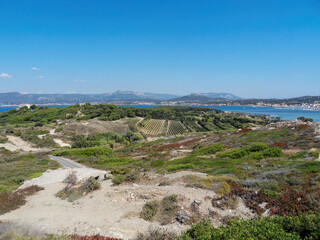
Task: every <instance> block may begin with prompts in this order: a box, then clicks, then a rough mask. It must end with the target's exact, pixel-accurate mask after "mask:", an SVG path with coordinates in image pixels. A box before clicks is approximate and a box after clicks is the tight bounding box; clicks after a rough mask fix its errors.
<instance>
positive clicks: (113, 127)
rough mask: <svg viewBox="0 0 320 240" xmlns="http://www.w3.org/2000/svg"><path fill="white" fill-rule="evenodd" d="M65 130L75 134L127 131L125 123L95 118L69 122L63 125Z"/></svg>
mask: <svg viewBox="0 0 320 240" xmlns="http://www.w3.org/2000/svg"><path fill="white" fill-rule="evenodd" d="M64 130H65V131H69V132H74V133H75V134H77V135H79V134H85V135H87V136H88V135H90V134H96V133H102V132H115V133H119V134H125V133H127V132H128V131H129V127H128V125H127V124H123V123H121V122H115V121H99V120H96V119H92V120H88V121H86V122H85V121H81V122H70V123H67V124H66V125H65V126H64Z"/></svg>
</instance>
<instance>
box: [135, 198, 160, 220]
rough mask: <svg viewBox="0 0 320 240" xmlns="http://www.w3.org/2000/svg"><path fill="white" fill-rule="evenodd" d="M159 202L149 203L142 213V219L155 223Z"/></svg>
mask: <svg viewBox="0 0 320 240" xmlns="http://www.w3.org/2000/svg"><path fill="white" fill-rule="evenodd" d="M159 206H160V204H159V202H158V201H156V200H154V201H150V202H147V203H146V204H145V205H144V206H143V208H142V211H141V213H140V217H141V218H143V219H144V220H146V221H153V220H154V218H155V216H156V214H157V213H158V210H159Z"/></svg>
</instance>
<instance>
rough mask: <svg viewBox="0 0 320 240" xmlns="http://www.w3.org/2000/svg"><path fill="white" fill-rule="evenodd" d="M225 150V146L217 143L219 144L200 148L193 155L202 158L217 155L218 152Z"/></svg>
mask: <svg viewBox="0 0 320 240" xmlns="http://www.w3.org/2000/svg"><path fill="white" fill-rule="evenodd" d="M223 150H224V146H223V144H221V143H217V144H213V145H210V146H207V147H200V148H199V149H195V150H193V151H192V154H193V155H198V156H202V155H212V154H215V153H217V152H220V151H223Z"/></svg>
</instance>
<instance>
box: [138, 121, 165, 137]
mask: <svg viewBox="0 0 320 240" xmlns="http://www.w3.org/2000/svg"><path fill="white" fill-rule="evenodd" d="M165 122H166V120H158V119H149V120H143V121H142V122H141V123H140V126H139V129H140V131H141V132H143V133H144V134H147V135H160V134H162V132H163V127H164V125H165Z"/></svg>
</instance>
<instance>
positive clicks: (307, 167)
mask: <svg viewBox="0 0 320 240" xmlns="http://www.w3.org/2000/svg"><path fill="white" fill-rule="evenodd" d="M297 168H298V169H299V170H301V171H302V172H304V173H319V172H320V162H306V163H303V164H301V165H299V166H298V167H297Z"/></svg>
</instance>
